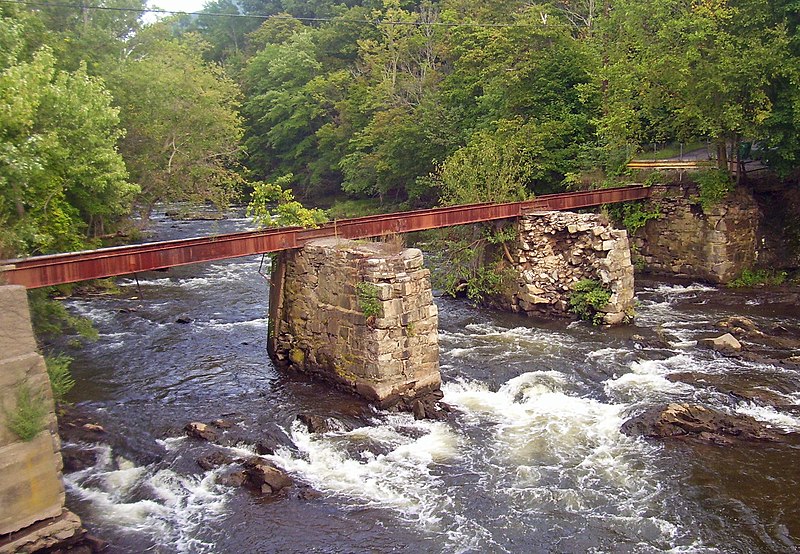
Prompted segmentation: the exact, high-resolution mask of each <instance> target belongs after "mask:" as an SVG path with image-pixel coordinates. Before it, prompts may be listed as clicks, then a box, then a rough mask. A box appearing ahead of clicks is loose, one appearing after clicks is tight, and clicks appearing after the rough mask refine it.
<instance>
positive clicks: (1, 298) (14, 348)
mask: <svg viewBox="0 0 800 554" xmlns="http://www.w3.org/2000/svg"><path fill="white" fill-rule="evenodd" d="M0 307H2V314H3V316H2V317H3V320H2V323H0V357H3V358H13V357H15V356H21V355H24V354H29V353H30V352H36V339H34V337H33V328H32V327H31V315H30V311H29V310H28V294H27V292H25V287H20V286H17V285H5V286H0Z"/></svg>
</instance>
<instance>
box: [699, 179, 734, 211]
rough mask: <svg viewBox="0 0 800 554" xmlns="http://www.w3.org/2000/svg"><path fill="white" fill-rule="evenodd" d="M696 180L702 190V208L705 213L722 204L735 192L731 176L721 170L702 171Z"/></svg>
mask: <svg viewBox="0 0 800 554" xmlns="http://www.w3.org/2000/svg"><path fill="white" fill-rule="evenodd" d="M694 180H695V182H696V183H697V186H698V187H699V189H700V198H699V200H700V207H701V208H703V211H704V212H707V211H708V210H709V209H710V208H713V207H714V206H715V205H716V204H718V203H719V202H721V201H722V199H723V198H725V197H726V196H727V195H728V193H730V192H731V191H732V190H733V181H731V177H730V175H729V174H728V172H727V171H722V170H721V169H710V170H708V171H701V172H699V173H697V175H696V176H695V179H694Z"/></svg>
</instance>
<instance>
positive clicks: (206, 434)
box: [183, 421, 217, 442]
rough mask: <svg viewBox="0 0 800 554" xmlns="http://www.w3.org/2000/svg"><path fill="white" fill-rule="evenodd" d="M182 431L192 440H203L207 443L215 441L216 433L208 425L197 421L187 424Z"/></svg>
mask: <svg viewBox="0 0 800 554" xmlns="http://www.w3.org/2000/svg"><path fill="white" fill-rule="evenodd" d="M183 430H184V431H186V434H187V435H188V436H190V437H192V438H193V439H198V440H204V441H208V442H214V441H216V440H217V432H216V431H214V430H213V429H212V428H211V427H210V426H209V425H206V424H205V423H200V422H199V421H193V422H191V423H187V424H186V426H185V427H184V428H183Z"/></svg>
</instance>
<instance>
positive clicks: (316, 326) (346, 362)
mask: <svg viewBox="0 0 800 554" xmlns="http://www.w3.org/2000/svg"><path fill="white" fill-rule="evenodd" d="M437 333H438V311H437V308H436V305H435V304H434V303H433V295H432V293H431V283H430V271H429V270H427V269H424V268H423V267H422V252H420V251H419V250H418V249H416V248H408V249H401V248H397V247H394V246H391V245H389V244H386V243H380V242H355V241H351V240H344V239H319V240H315V241H312V242H310V243H309V244H307V245H306V246H305V247H303V248H302V249H299V250H292V251H287V252H285V253H282V254H281V255H280V257H278V258H277V259H276V260H275V262H274V264H273V271H272V287H271V294H270V330H269V351H270V355H271V356H272V359H273V360H274V361H275V363H276V365H278V366H279V367H284V368H289V369H293V370H299V371H303V372H307V373H310V374H313V375H315V376H319V377H321V378H323V379H324V380H326V381H328V382H331V383H334V384H335V385H337V386H339V387H341V388H344V389H346V390H350V391H352V392H355V393H357V394H359V395H360V396H363V397H365V398H367V399H368V400H370V401H372V402H374V403H376V404H377V405H379V406H383V407H388V406H391V405H394V404H396V403H397V402H399V401H403V400H405V401H406V402H408V401H409V399H413V398H417V397H420V396H424V395H426V394H428V393H430V392H432V391H438V389H439V386H440V384H441V377H440V375H439V345H438V334H437Z"/></svg>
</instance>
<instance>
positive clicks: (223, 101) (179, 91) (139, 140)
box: [112, 28, 243, 212]
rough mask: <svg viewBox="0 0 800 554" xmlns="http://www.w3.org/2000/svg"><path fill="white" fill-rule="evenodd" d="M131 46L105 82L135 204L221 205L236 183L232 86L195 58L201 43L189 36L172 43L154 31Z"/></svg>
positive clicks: (238, 131)
mask: <svg viewBox="0 0 800 554" xmlns="http://www.w3.org/2000/svg"><path fill="white" fill-rule="evenodd" d="M134 46H135V47H134V48H133V49H132V53H131V55H130V56H129V57H128V58H127V59H126V60H125V62H124V63H122V64H120V65H119V67H118V68H117V69H116V71H115V72H114V74H113V80H112V82H113V90H114V93H115V96H116V99H117V102H118V103H119V106H120V115H121V119H122V123H123V125H124V126H125V128H126V129H127V134H126V136H125V137H124V139H123V140H122V141H121V143H120V150H121V152H122V154H123V156H125V159H126V161H127V163H128V167H129V169H130V172H131V178H132V179H133V180H134V181H135V182H137V183H138V184H139V185H140V186H141V189H142V190H141V194H140V195H139V201H140V202H141V203H142V205H143V206H144V207H145V211H146V212H147V211H149V209H151V208H152V206H153V205H154V204H155V203H157V202H164V201H176V200H189V201H194V202H204V201H210V202H213V203H215V204H217V205H220V206H222V205H226V204H227V202H228V201H229V200H230V199H231V198H232V197H234V196H235V195H236V194H237V193H238V190H239V188H240V186H241V183H242V177H241V175H240V174H239V173H238V172H237V171H236V164H237V162H238V159H239V156H240V153H241V144H240V139H241V137H242V134H243V129H242V120H241V117H240V116H239V112H238V108H239V97H240V95H239V89H238V87H237V86H236V84H235V83H234V82H233V81H232V80H231V79H229V78H228V77H226V76H225V74H224V73H223V71H222V69H221V68H219V67H218V66H215V65H213V64H208V63H206V62H205V61H204V60H203V58H202V53H203V51H204V50H205V48H206V45H205V44H204V43H203V42H202V41H200V40H198V39H196V38H195V37H193V36H191V35H187V36H184V37H182V38H181V39H180V40H177V39H173V38H169V37H168V36H165V33H164V31H163V29H160V28H154V29H150V30H149V32H146V33H144V32H143V33H141V36H139V37H137V40H136V43H135V45H134Z"/></svg>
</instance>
